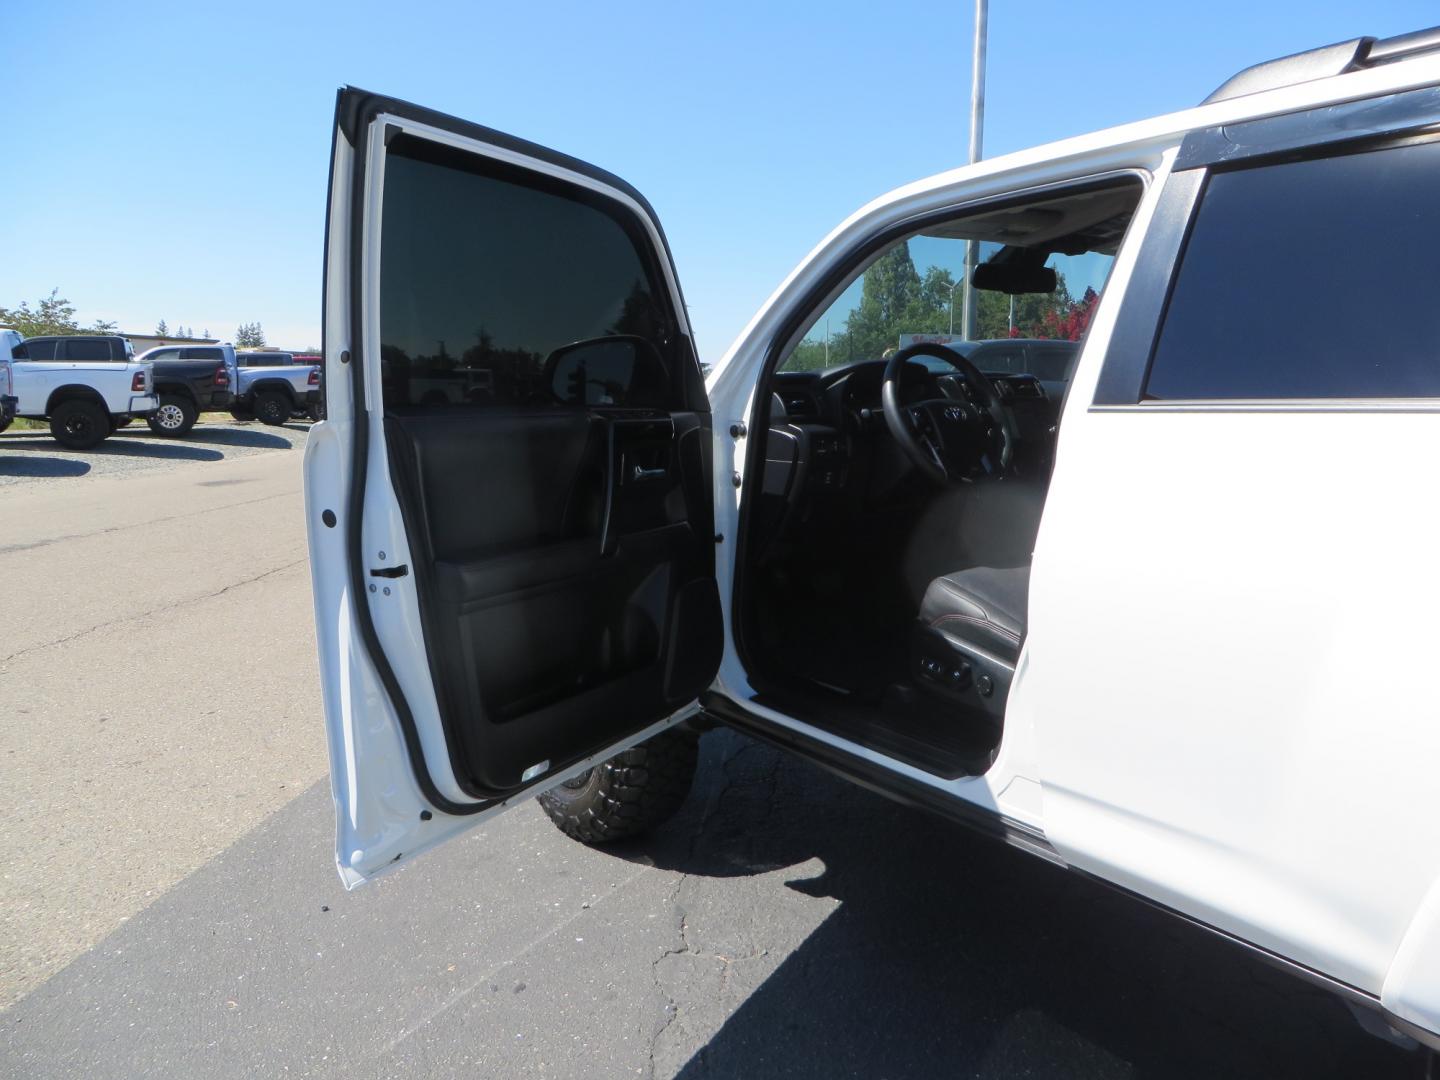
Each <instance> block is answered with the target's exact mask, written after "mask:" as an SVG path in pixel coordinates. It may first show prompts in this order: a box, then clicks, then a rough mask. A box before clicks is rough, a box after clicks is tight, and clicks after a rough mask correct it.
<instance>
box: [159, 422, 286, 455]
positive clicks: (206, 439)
mask: <svg viewBox="0 0 1440 1080" xmlns="http://www.w3.org/2000/svg"><path fill="white" fill-rule="evenodd" d="M282 426H283V427H284V428H285V429H286V430H288V431H305V430H308V428H309V426H310V425H309V424H298V423H297V424H285V425H282ZM184 441H185V442H197V443H205V444H207V445H215V446H253V447H258V448H262V449H273V450H285V449H288V448H289V447H291V446H293V445H294V443H292V442H291V441H290V440H289V439H286V438H284V437H283V436H280V435H272V434H271V433H270V432H268V431H263V430H260V429H258V428H249V427H243V428H242V427H210V426H208V425H205V424H200V425H198V426H196V427H195V428H192V429H191V431H190V434H188V435H186V436H185V439H184Z"/></svg>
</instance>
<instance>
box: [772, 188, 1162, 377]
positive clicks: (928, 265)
mask: <svg viewBox="0 0 1440 1080" xmlns="http://www.w3.org/2000/svg"><path fill="white" fill-rule="evenodd" d="M1139 193H1140V185H1139V183H1138V182H1126V183H1124V184H1121V185H1118V186H1114V187H1109V188H1104V189H1091V190H1089V191H1078V192H1075V193H1073V194H1065V195H1059V196H1052V197H1050V198H1048V199H1045V200H1043V201H1038V202H1036V203H1034V204H1032V205H1024V206H1006V207H1003V208H998V209H995V210H989V211H982V212H980V213H976V214H971V215H967V216H965V217H963V218H958V219H956V220H955V221H951V222H944V223H941V224H938V225H934V226H931V227H930V228H928V229H927V230H926V231H925V232H923V233H921V234H919V235H916V236H911V237H909V238H908V239H906V240H902V241H899V242H898V243H895V244H893V245H891V246H890V247H888V248H886V249H885V250H883V251H882V252H881V253H880V255H879V256H878V257H877V258H875V260H874V261H873V262H871V263H870V265H869V266H868V267H867V268H866V269H865V270H864V271H863V272H862V273H860V274H859V275H857V276H856V277H855V278H853V279H852V280H851V281H850V283H849V285H848V286H846V288H845V289H844V290H843V291H842V292H841V293H840V295H839V296H838V297H837V298H836V299H835V300H834V301H833V302H832V303H831V304H830V305H829V307H828V308H826V309H825V310H823V311H821V312H820V313H819V314H818V315H817V316H816V318H815V321H814V322H813V323H812V324H811V325H810V329H809V330H808V332H807V333H806V335H805V337H804V339H803V340H802V341H800V342H799V344H797V345H796V346H795V347H794V348H793V349H792V350H791V352H790V354H789V355H788V356H787V357H786V358H785V360H784V362H783V363H782V364H781V366H780V370H782V371H813V370H819V369H822V368H826V367H833V366H835V365H837V364H846V363H852V362H855V361H863V360H879V359H882V358H884V357H886V356H888V355H889V354H890V353H893V352H894V351H896V350H897V349H901V348H904V347H906V346H909V345H912V344H915V343H917V342H920V341H927V342H935V343H938V344H942V345H946V346H948V347H950V348H952V349H954V351H956V352H959V353H962V354H964V355H966V356H971V355H972V354H974V357H973V359H974V360H975V362H976V364H977V365H978V366H979V367H980V368H982V369H983V370H985V371H990V372H995V373H1013V374H1020V373H1025V374H1034V375H1037V376H1039V377H1041V378H1048V377H1049V376H1048V375H1046V374H1042V373H1040V372H1035V371H1029V370H1028V369H1029V367H1030V365H1031V362H1032V361H1031V357H1032V354H1031V353H1029V352H1027V350H1026V349H1025V347H1024V346H1023V345H1021V344H1016V345H1009V344H1007V342H1010V341H1012V340H1013V339H1016V338H1023V339H1045V340H1057V341H1078V340H1079V339H1080V338H1081V336H1082V335H1083V334H1084V333H1085V330H1086V329H1087V328H1088V327H1089V325H1090V318H1091V316H1092V315H1093V313H1094V311H1095V307H1096V304H1097V303H1098V302H1099V299H1100V293H1101V291H1102V290H1103V289H1104V287H1105V281H1106V279H1107V278H1108V276H1109V273H1110V266H1111V264H1112V263H1113V262H1114V261H1115V251H1116V249H1117V248H1118V246H1119V243H1120V240H1121V239H1122V238H1123V236H1124V233H1125V228H1126V226H1127V225H1128V224H1129V221H1130V216H1131V214H1133V213H1134V209H1135V204H1136V203H1137V202H1138V199H1139ZM971 242H974V244H975V247H976V261H977V263H979V264H988V265H986V266H984V268H983V271H982V273H984V274H988V275H989V277H988V280H987V278H986V277H984V276H982V275H981V274H980V273H977V275H976V280H977V283H978V284H979V285H980V286H987V287H977V288H976V289H974V290H973V291H972V293H971V296H972V305H973V309H974V323H975V328H974V334H973V335H972V337H971V339H970V340H966V334H965V325H964V324H965V315H964V310H965V293H966V288H965V260H966V249H967V247H968V246H969V245H970V243H971ZM1049 272H1053V275H1054V276H1053V279H1052V278H1051V277H1050V276H1049ZM999 275H1004V276H1005V279H1006V281H1005V283H1006V284H1007V285H1008V287H1010V288H1011V289H1012V290H1013V291H1014V292H1015V295H1013V296H1012V295H1011V294H1010V293H1009V292H1005V291H1001V288H1000V285H1001V284H1002V283H1001V281H1000V280H998V276H999ZM917 361H918V362H919V363H922V364H924V365H926V366H927V367H930V368H932V369H933V370H936V371H939V370H941V369H942V368H944V367H945V364H944V361H942V360H938V359H934V358H931V357H926V356H921V357H917ZM1053 368H1054V363H1053V361H1052V362H1048V363H1046V370H1047V372H1048V371H1050V370H1051V369H1053ZM1066 377H1068V372H1067V375H1066Z"/></svg>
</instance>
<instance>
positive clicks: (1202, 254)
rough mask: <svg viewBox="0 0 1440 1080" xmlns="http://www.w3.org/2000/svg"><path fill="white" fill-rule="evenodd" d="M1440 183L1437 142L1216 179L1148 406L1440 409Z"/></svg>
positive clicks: (1191, 247)
mask: <svg viewBox="0 0 1440 1080" xmlns="http://www.w3.org/2000/svg"><path fill="white" fill-rule="evenodd" d="M1437 173H1440V142H1428V143H1412V144H1409V145H1405V146H1400V147H1393V148H1390V149H1385V150H1375V151H1370V152H1368V153H1360V154H1350V155H1346V156H1342V157H1327V158H1317V159H1313V160H1309V161H1292V162H1286V163H1283V164H1278V165H1267V166H1262V167H1259V168H1252V169H1245V170H1241V171H1236V172H1224V173H1217V174H1216V175H1214V176H1212V177H1211V178H1210V180H1209V182H1208V183H1207V185H1206V188H1205V192H1204V195H1203V197H1202V201H1201V204H1200V208H1199V211H1198V212H1197V214H1196V218H1195V222H1194V225H1193V226H1192V229H1191V235H1190V238H1189V240H1188V242H1187V244H1186V247H1185V252H1184V255H1183V257H1182V261H1181V265H1180V270H1179V273H1178V275H1177V277H1176V281H1175V286H1174V289H1173V292H1172V296H1171V300H1170V304H1169V307H1168V309H1167V311H1166V313H1165V318H1164V322H1163V324H1162V326H1161V331H1160V336H1159V340H1158V341H1157V343H1156V347H1155V353H1154V356H1153V358H1152V360H1151V365H1150V373H1149V377H1148V379H1147V382H1146V387H1145V393H1146V396H1147V397H1150V398H1159V399H1171V400H1176V399H1179V400H1185V399H1189V400H1194V399H1226V398H1229V399H1256V398H1260V399H1266V398H1272V399H1273V398H1411V397H1440V324H1437V323H1436V320H1435V317H1434V298H1435V293H1436V289H1437V286H1440V249H1437V247H1436V245H1435V237H1436V235H1437V231H1440V197H1437V196H1436V194H1435V177H1436V175H1437Z"/></svg>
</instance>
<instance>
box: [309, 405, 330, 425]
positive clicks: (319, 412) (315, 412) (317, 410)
mask: <svg viewBox="0 0 1440 1080" xmlns="http://www.w3.org/2000/svg"><path fill="white" fill-rule="evenodd" d="M305 415H306V416H308V417H310V419H311V420H314V421H315V422H317V423H318V422H320V421H321V420H324V419H325V406H323V405H321V404H320V403H319V402H318V401H317V402H316V403H315V404H314V405H307V406H305Z"/></svg>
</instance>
